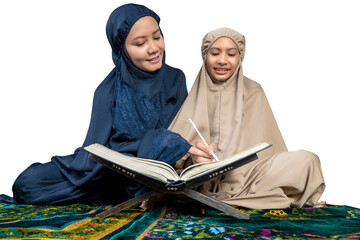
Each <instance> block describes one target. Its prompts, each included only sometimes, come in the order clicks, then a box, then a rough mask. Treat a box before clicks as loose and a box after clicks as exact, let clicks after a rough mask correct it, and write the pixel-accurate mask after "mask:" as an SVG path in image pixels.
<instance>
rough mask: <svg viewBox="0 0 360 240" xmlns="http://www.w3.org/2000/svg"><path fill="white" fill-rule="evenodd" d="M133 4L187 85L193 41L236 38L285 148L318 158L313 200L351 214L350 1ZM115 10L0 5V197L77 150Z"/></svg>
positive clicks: (358, 39)
mask: <svg viewBox="0 0 360 240" xmlns="http://www.w3.org/2000/svg"><path fill="white" fill-rule="evenodd" d="M134 2H136V3H141V4H145V5H146V6H148V7H149V8H151V9H153V10H154V11H155V12H156V13H158V14H159V15H160V17H161V24H160V26H161V28H162V31H163V33H164V36H165V42H166V54H167V55H166V60H167V63H168V64H169V65H171V66H174V67H177V68H180V69H182V70H183V71H184V72H185V74H186V77H187V84H188V88H189V89H190V87H191V86H192V83H193V80H194V79H195V77H196V75H197V73H198V71H199V69H200V66H201V64H202V62H201V61H202V60H201V54H200V45H201V40H202V37H203V36H204V35H205V34H206V33H207V32H208V31H210V30H214V29H216V28H219V27H224V26H226V27H230V28H233V29H235V30H237V31H239V32H241V33H243V34H244V35H245V37H246V40H247V46H246V52H245V60H244V63H243V67H244V74H245V75H246V76H248V77H250V78H251V79H253V80H255V81H257V82H259V83H260V84H261V85H262V86H263V88H264V90H265V92H266V94H267V97H268V99H269V102H270V105H271V106H272V109H273V112H274V115H275V117H276V119H277V121H278V124H279V126H280V129H281V131H282V133H283V136H284V138H285V141H286V143H287V145H288V148H289V150H298V149H307V150H310V151H312V152H314V153H316V154H317V155H318V156H319V157H320V159H321V162H322V167H323V172H324V177H325V180H326V184H327V188H326V190H325V193H324V195H323V196H322V198H321V200H325V201H327V202H328V203H330V204H339V205H351V206H355V207H360V199H359V194H358V191H359V190H358V189H359V186H358V183H359V174H360V163H359V162H360V158H359V154H358V149H359V141H358V139H359V134H360V127H359V123H360V116H359V113H358V112H359V110H358V109H359V106H358V105H359V103H360V96H359V84H358V82H359V80H360V73H359V64H360V60H359V57H360V44H359V43H360V31H359V23H360V14H359V7H358V5H357V4H356V2H357V1H356V0H353V1H351V0H342V1H340V0H338V1H333V0H326V1H325V0H324V1H323V0H312V1H310V0H301V1H288V0H272V1H268V0H263V1H254V0H248V1H241V0H234V1H225V0H222V1H212V0H206V1H200V0H192V1H186V0H182V1H167V0H158V1H156V0H153V1H134ZM124 3H127V2H125V1H110V0H107V1H91V0H77V1H74V0H61V1H48V0H42V1H40V0H32V1H27V0H4V1H1V2H0V34H1V35H0V82H1V85H0V116H1V117H0V151H1V157H0V159H1V160H0V161H1V162H0V194H1V193H4V194H8V195H12V192H11V187H12V183H13V182H14V180H15V178H16V177H17V176H18V174H20V173H21V171H23V170H24V169H25V168H26V167H28V166H29V165H30V164H31V163H33V162H48V161H49V160H50V158H51V156H53V155H67V154H71V153H72V152H73V151H74V150H75V148H77V147H79V146H81V145H82V143H83V140H84V138H85V135H86V132H87V128H88V124H89V120H90V112H91V105H92V97H93V92H94V90H95V88H96V87H97V86H98V84H99V83H100V82H101V81H102V80H103V79H104V78H105V77H106V75H107V74H108V73H109V72H110V71H111V70H112V68H113V63H112V59H111V49H110V46H109V44H108V42H107V38H106V34H105V25H106V22H107V19H108V16H109V15H110V13H111V12H112V11H113V10H114V9H115V8H116V7H118V6H120V5H122V4H124ZM294 167H296V166H294Z"/></svg>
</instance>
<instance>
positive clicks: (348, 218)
mask: <svg viewBox="0 0 360 240" xmlns="http://www.w3.org/2000/svg"><path fill="white" fill-rule="evenodd" d="M109 207H110V206H89V205H84V204H73V205H69V206H51V205H37V206H34V205H20V204H18V205H14V204H7V203H3V202H0V238H1V239H152V240H154V239H177V240H181V239H226V240H231V239H315V238H318V239H319V238H327V239H344V238H347V239H356V238H357V239H360V209H357V208H353V207H349V206H340V205H327V206H326V207H321V208H287V209H267V210H264V209H263V210H247V211H245V210H240V211H244V212H246V213H247V214H249V215H250V220H239V219H235V218H233V217H231V216H228V215H226V214H225V213H221V212H218V211H216V210H213V209H210V208H203V207H199V206H194V205H184V204H175V203H171V204H169V205H160V204H159V205H155V206H154V207H153V208H152V209H151V210H150V211H148V212H146V211H143V210H141V209H138V208H130V209H127V210H125V211H122V212H120V213H116V214H115V215H113V216H111V217H108V218H106V219H98V218H96V217H95V215H96V214H98V213H99V212H101V211H103V210H105V209H107V208H109Z"/></svg>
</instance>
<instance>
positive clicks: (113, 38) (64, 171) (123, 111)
mask: <svg viewBox="0 0 360 240" xmlns="http://www.w3.org/2000/svg"><path fill="white" fill-rule="evenodd" d="M144 16H151V17H153V18H154V19H155V20H156V21H157V22H158V24H159V22H160V18H159V17H158V16H157V15H156V14H155V13H154V12H153V11H151V10H150V9H148V8H146V7H144V6H141V5H136V4H126V5H123V6H121V7H119V8H117V9H115V10H114V11H113V13H112V14H111V15H110V17H109V20H108V23H107V28H106V32H107V36H108V39H109V42H110V45H111V47H112V57H113V61H114V63H115V65H116V66H115V68H114V69H113V70H112V71H111V72H110V74H109V75H108V76H107V77H106V78H105V79H104V80H103V82H102V83H101V84H100V85H99V86H98V87H97V89H96V91H95V94H94V99H93V107H92V115H91V120H90V126H89V129H88V133H87V136H86V138H85V141H84V143H83V145H82V147H84V146H88V145H90V144H92V143H100V144H103V145H105V146H107V147H109V148H111V149H114V150H116V151H119V152H122V153H125V154H128V155H132V156H138V157H142V158H150V159H156V160H159V161H164V162H167V163H169V164H171V165H174V164H175V162H176V161H177V160H179V159H180V158H181V157H182V156H184V155H185V154H186V153H187V152H188V150H189V148H190V147H191V145H190V144H189V143H188V142H187V141H186V140H185V139H183V138H182V137H181V136H180V135H179V134H177V133H173V132H171V131H169V130H167V128H168V126H169V125H170V123H171V121H172V120H173V118H174V117H175V115H176V113H177V112H178V110H179V109H180V107H181V105H182V103H183V101H184V100H185V98H186V96H187V88H186V81H185V76H184V74H183V72H182V71H181V70H179V69H175V68H172V67H170V66H168V65H166V64H165V52H164V57H163V64H162V67H161V69H159V70H157V71H155V72H153V73H148V72H144V71H142V70H140V69H138V68H137V67H136V66H135V65H134V64H133V63H132V61H131V59H130V58H129V56H128V55H127V53H126V50H125V46H124V43H125V40H126V37H127V35H128V33H129V31H130V29H131V27H132V26H133V24H134V23H135V22H136V21H137V20H138V19H140V18H141V17H144ZM69 137H71V136H69ZM82 147H79V148H77V149H76V150H75V152H74V153H73V154H71V155H68V156H54V157H52V159H51V162H48V163H45V164H41V163H34V164H32V165H31V166H30V167H28V168H27V169H26V170H25V171H24V172H23V173H21V174H20V175H19V177H18V178H17V179H16V181H15V183H14V185H13V193H14V200H15V201H16V202H18V203H28V204H70V203H75V202H80V203H88V204H105V203H118V202H121V201H124V200H127V199H129V198H132V197H134V196H137V195H139V194H141V193H143V192H144V191H146V187H144V186H142V185H141V184H138V183H137V182H135V181H132V180H130V179H127V178H126V177H123V176H121V175H119V174H117V173H116V172H114V171H112V170H110V169H107V168H105V167H103V166H102V165H100V164H98V163H96V162H94V161H92V160H90V159H89V158H88V153H87V152H86V151H84V150H83V148H82ZM3 199H4V198H3ZM7 200H8V199H7Z"/></svg>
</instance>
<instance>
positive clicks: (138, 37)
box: [133, 29, 160, 41]
mask: <svg viewBox="0 0 360 240" xmlns="http://www.w3.org/2000/svg"><path fill="white" fill-rule="evenodd" d="M159 31H160V29H157V30H155V32H153V33H152V35H154V34H156V33H157V32H159ZM140 38H146V36H137V37H135V38H134V39H133V41H135V40H137V39H140Z"/></svg>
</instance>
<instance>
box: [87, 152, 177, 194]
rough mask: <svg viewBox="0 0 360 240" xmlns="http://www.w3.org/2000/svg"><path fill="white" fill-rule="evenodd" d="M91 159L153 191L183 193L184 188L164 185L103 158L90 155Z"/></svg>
mask: <svg viewBox="0 0 360 240" xmlns="http://www.w3.org/2000/svg"><path fill="white" fill-rule="evenodd" d="M89 158H90V159H92V160H94V161H95V162H98V163H100V164H102V165H104V166H105V167H107V168H110V169H112V170H114V171H116V172H118V173H120V174H121V175H123V176H125V177H128V178H130V179H133V180H134V181H137V182H139V183H141V184H143V185H145V186H147V187H149V188H151V189H154V190H157V191H162V192H170V193H175V192H177V191H181V190H182V188H181V186H176V185H172V184H169V183H163V182H160V181H158V180H156V179H153V178H151V177H148V176H145V175H143V174H140V173H138V172H136V171H132V170H130V169H127V168H125V167H122V166H119V165H117V164H114V163H112V162H110V161H107V160H105V159H103V158H101V157H98V156H96V155H94V154H90V155H89Z"/></svg>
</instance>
